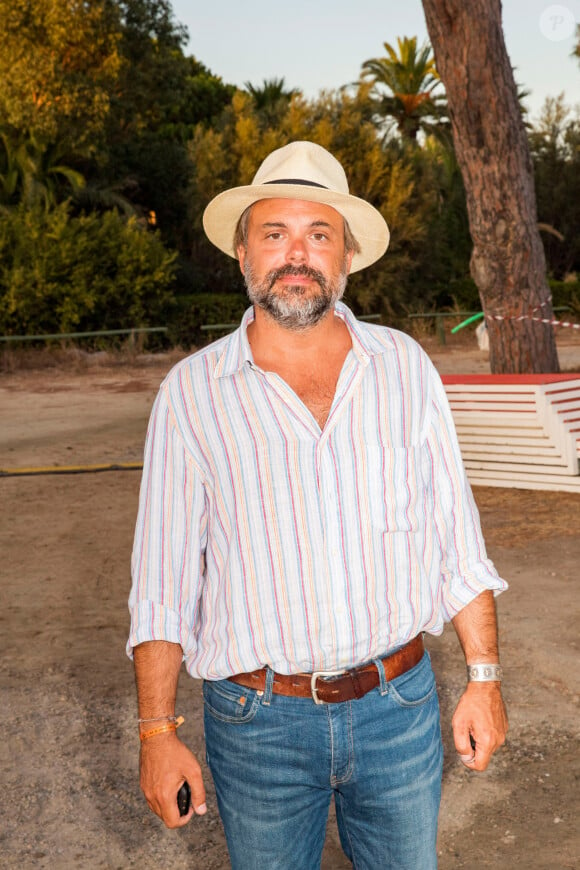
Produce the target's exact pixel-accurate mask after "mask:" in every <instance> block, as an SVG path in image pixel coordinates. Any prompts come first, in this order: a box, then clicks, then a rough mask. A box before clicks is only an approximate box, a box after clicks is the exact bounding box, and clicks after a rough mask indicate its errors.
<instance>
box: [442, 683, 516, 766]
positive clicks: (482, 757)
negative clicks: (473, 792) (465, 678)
mask: <svg viewBox="0 0 580 870" xmlns="http://www.w3.org/2000/svg"><path fill="white" fill-rule="evenodd" d="M452 726H453V737H454V739H455V748H456V749H457V752H458V753H459V757H460V758H461V761H462V762H463V764H464V765H465V766H466V767H467V768H469V769H470V770H485V769H486V767H487V765H488V764H489V760H490V758H491V756H492V755H493V753H494V752H495V751H496V749H498V748H499V747H500V746H502V745H503V744H504V743H505V738H506V733H507V729H508V721H507V715H506V711H505V706H504V703H503V698H502V696H501V685H500V683H499V682H491V683H475V682H474V683H468V684H467V688H466V690H465V692H464V693H463V695H462V696H461V698H460V700H459V704H458V705H457V709H456V710H455V713H454V715H453V720H452ZM470 736H471V737H472V739H473V741H474V742H475V749H473V747H472V745H471V742H470V739H469V738H470Z"/></svg>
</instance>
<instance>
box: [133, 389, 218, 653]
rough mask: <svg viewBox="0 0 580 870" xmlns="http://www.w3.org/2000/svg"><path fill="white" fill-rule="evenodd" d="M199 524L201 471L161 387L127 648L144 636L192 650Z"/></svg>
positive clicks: (147, 463) (138, 531)
mask: <svg viewBox="0 0 580 870" xmlns="http://www.w3.org/2000/svg"><path fill="white" fill-rule="evenodd" d="M206 525H207V523H206V508H205V493H204V486H203V474H202V471H201V468H200V466H199V464H198V463H197V462H196V459H195V457H194V456H193V455H192V454H191V452H190V451H188V449H187V448H186V446H185V443H184V441H183V438H182V437H181V434H180V432H179V431H178V428H177V426H176V423H175V419H174V416H173V414H172V411H171V407H170V405H169V403H168V399H167V394H166V389H165V388H164V387H162V388H161V390H160V392H159V395H158V397H157V399H156V401H155V404H154V407H153V410H152V413H151V418H150V421H149V428H148V432H147V439H146V444H145V455H144V464H143V477H142V480H141V490H140V496H139V510H138V516H137V523H136V528H135V539H134V543H133V553H132V559H131V574H132V587H131V594H130V597H129V610H130V614H131V630H130V635H129V640H128V642H127V653H128V655H129V656H131V655H132V650H133V648H134V647H135V646H137V645H138V644H140V643H143V642H145V641H151V640H164V641H169V642H172V643H178V644H180V646H181V647H182V649H183V652H184V655H185V656H189V655H192V654H193V653H194V652H195V645H196V641H195V622H196V614H197V608H198V602H199V597H200V593H201V583H202V580H203V553H204V550H205V535H206Z"/></svg>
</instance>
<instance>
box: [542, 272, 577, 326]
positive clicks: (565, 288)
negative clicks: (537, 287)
mask: <svg viewBox="0 0 580 870" xmlns="http://www.w3.org/2000/svg"><path fill="white" fill-rule="evenodd" d="M549 284H550V290H551V292H552V304H553V306H554V308H563V307H564V306H565V307H567V308H568V309H569V313H567V312H559V313H558V314H557V317H558V319H559V320H568V319H569V317H570V316H572V317H574V318H576V320H579V321H580V281H576V280H574V281H550V282H549Z"/></svg>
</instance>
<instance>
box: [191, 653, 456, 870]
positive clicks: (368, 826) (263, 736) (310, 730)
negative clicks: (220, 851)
mask: <svg viewBox="0 0 580 870" xmlns="http://www.w3.org/2000/svg"><path fill="white" fill-rule="evenodd" d="M270 673H271V672H270ZM379 674H380V676H381V678H382V680H381V685H380V686H379V688H377V689H375V690H374V691H372V692H369V693H368V694H367V695H365V696H364V697H363V698H360V699H359V700H356V701H345V702H344V703H340V704H325V705H322V706H317V705H315V704H314V701H312V700H310V699H308V698H289V697H286V696H282V695H273V694H272V693H271V688H270V687H269V681H267V685H266V691H265V692H263V693H258V692H256V691H255V690H252V689H246V688H245V687H243V686H238V685H236V684H235V683H231V682H229V681H228V680H219V681H217V682H205V683H204V701H205V703H204V708H205V713H204V719H205V737H206V747H207V760H208V764H209V767H210V769H211V773H212V776H213V779H214V783H215V787H216V793H217V800H218V806H219V811H220V815H221V818H222V822H223V825H224V829H225V833H226V839H227V843H228V850H229V853H230V859H231V862H232V867H233V868H234V870H315V868H319V867H320V861H321V855H322V849H323V846H324V838H325V831H326V823H327V819H328V810H329V805H330V801H331V798H332V796H333V795H334V798H335V803H336V815H337V822H338V829H339V834H340V840H341V844H342V848H343V850H344V852H345V854H346V855H347V857H348V858H349V859H350V860H351V861H352V863H353V867H354V868H356V870H386V868H393V870H394V868H396V870H433V868H435V867H436V866H437V858H436V847H435V842H436V836H437V816H438V812H439V802H440V797H441V771H442V758H443V752H442V745H441V732H440V727H439V704H438V701H437V694H436V690H435V680H434V677H433V671H432V669H431V663H430V660H429V656H428V655H427V654H425V655H424V656H423V659H422V660H421V661H420V662H419V664H418V665H417V666H416V667H414V668H413V669H412V670H410V671H408V672H407V673H406V674H403V675H401V676H400V677H398V678H397V679H395V680H393V681H392V682H390V683H387V682H386V680H385V678H384V671H383V669H382V668H380V669H379Z"/></svg>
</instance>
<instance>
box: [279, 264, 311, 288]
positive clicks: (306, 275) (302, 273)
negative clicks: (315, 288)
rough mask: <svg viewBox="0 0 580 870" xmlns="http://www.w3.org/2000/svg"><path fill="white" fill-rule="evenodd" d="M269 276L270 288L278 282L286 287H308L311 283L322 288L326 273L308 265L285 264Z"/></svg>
mask: <svg viewBox="0 0 580 870" xmlns="http://www.w3.org/2000/svg"><path fill="white" fill-rule="evenodd" d="M269 278H270V282H269V285H270V286H269V289H270V290H271V289H272V287H274V285H275V284H278V283H280V284H283V285H284V286H286V287H308V286H309V285H310V284H318V285H319V287H321V288H322V287H323V286H324V275H322V274H321V273H320V272H318V271H317V270H316V269H309V268H308V267H307V266H303V267H296V266H284V267H282V268H281V269H276V270H275V271H274V272H272V273H271V274H270V276H269Z"/></svg>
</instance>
